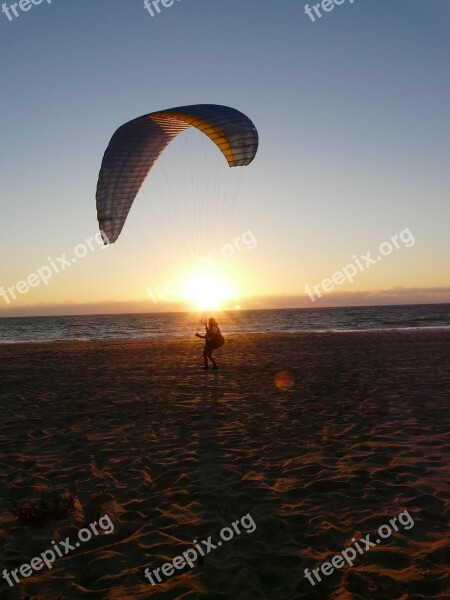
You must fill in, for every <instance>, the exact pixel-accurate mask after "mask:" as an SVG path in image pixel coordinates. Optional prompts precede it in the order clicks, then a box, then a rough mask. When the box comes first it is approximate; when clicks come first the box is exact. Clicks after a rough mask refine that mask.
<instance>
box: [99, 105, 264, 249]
mask: <svg viewBox="0 0 450 600" xmlns="http://www.w3.org/2000/svg"><path fill="white" fill-rule="evenodd" d="M191 127H195V128H197V129H198V130H199V131H201V132H202V133H204V134H205V135H206V136H208V137H209V138H210V139H211V140H212V141H213V142H214V143H215V144H216V145H217V146H218V148H219V149H220V151H221V152H222V154H223V155H224V157H225V159H226V160H227V162H228V164H229V166H230V167H241V166H247V165H249V164H250V163H251V162H252V161H253V159H254V158H255V155H256V152H257V150H258V132H257V130H256V128H255V126H254V124H253V123H252V121H251V120H250V119H249V118H248V117H247V116H246V115H244V114H243V113H241V112H239V111H238V110H236V109H234V108H230V107H227V106H220V105H215V104H198V105H193V106H182V107H178V108H171V109H168V110H162V111H159V112H154V113H149V114H147V115H143V116H142V117H138V118H137V119H133V120H132V121H129V122H128V123H125V124H124V125H122V126H121V127H119V129H117V131H116V132H115V133H114V135H113V137H112V138H111V141H110V143H109V146H108V148H107V150H106V152H105V155H104V157H103V162H102V166H101V170H100V175H99V179H98V184H97V195H96V199H97V218H98V223H99V227H100V230H101V231H102V232H103V234H104V239H105V240H107V241H105V243H114V242H115V241H116V240H117V239H118V237H119V235H120V233H121V231H122V229H123V227H124V225H125V222H126V219H127V216H128V214H129V212H130V209H131V206H132V204H133V202H134V200H135V198H136V196H137V194H138V193H139V190H140V189H141V186H142V185H143V183H144V181H145V179H146V177H147V175H148V174H149V172H150V171H151V169H152V167H153V166H154V164H155V163H156V161H157V160H158V158H159V157H160V155H161V154H162V152H163V151H164V150H165V148H166V147H167V146H168V144H169V143H170V142H171V141H172V140H173V139H174V138H175V137H176V136H177V135H178V134H180V133H181V132H183V131H185V130H186V129H189V128H191Z"/></svg>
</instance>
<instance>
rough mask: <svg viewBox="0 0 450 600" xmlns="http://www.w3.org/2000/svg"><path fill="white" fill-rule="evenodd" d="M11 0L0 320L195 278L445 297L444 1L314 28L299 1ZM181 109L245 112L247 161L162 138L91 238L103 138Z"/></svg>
mask: <svg viewBox="0 0 450 600" xmlns="http://www.w3.org/2000/svg"><path fill="white" fill-rule="evenodd" d="M11 4H13V3H12V2H9V1H7V2H5V3H4V4H3V7H6V8H5V12H2V13H0V57H1V58H0V80H1V87H0V103H1V110H0V131H1V133H2V135H1V139H0V164H1V170H0V173H1V176H0V205H1V206H0V209H1V215H2V216H1V219H0V257H1V259H0V316H15V315H23V316H27V315H39V314H79V313H102V312H134V311H139V312H141V311H159V310H161V311H162V310H168V309H179V308H180V307H182V308H188V307H189V306H191V304H192V303H191V298H190V297H189V299H187V296H186V288H189V289H192V287H194V288H195V289H197V291H198V290H203V291H202V293H204V288H203V287H202V286H203V285H204V283H205V281H206V286H207V287H206V289H208V286H209V287H210V288H211V286H213V287H217V289H221V286H225V288H226V291H224V292H223V296H224V298H223V303H222V306H223V307H226V308H235V307H237V308H239V307H240V308H242V309H244V308H254V307H258V308H264V307H267V308H269V307H270V308H272V307H297V306H298V307H317V306H319V305H320V306H339V305H363V304H395V303H404V304H406V303H421V302H450V267H449V257H450V236H449V235H448V223H449V216H450V209H449V200H448V190H449V173H450V170H449V168H448V159H449V150H450V148H449V146H450V135H449V133H450V132H449V114H448V112H449V111H448V107H449V106H450V93H449V92H450V83H449V78H448V64H449V54H450V42H449V37H448V24H449V19H450V4H449V3H448V1H447V0H433V1H432V2H430V1H429V0H428V1H427V2H425V1H424V0H421V1H419V0H396V1H395V2H392V0H376V1H374V0H355V1H354V2H353V3H351V2H350V0H346V1H344V2H343V4H342V5H334V8H333V10H332V11H330V12H325V11H323V10H322V9H321V15H322V16H321V17H320V18H318V17H317V16H316V18H315V21H314V22H313V21H312V19H311V18H310V17H308V15H307V14H306V13H305V3H304V2H303V0H302V1H299V0H276V1H275V0H273V1H272V0H213V1H211V0H177V1H175V2H174V3H173V5H172V6H170V7H167V8H163V7H162V8H161V12H160V13H159V14H158V13H157V12H156V10H155V11H154V12H155V16H153V17H152V16H151V15H150V13H149V11H147V10H146V9H145V7H144V0H114V1H113V2H112V1H111V0H96V1H95V2H92V0H77V2H67V0H66V1H65V0H53V1H52V2H50V1H49V0H43V2H42V3H41V4H39V5H31V4H30V5H29V6H30V9H29V10H28V11H26V12H22V11H21V10H20V9H19V8H16V12H17V14H18V15H19V16H17V17H16V16H14V11H13V10H12V9H11V8H9V7H10V5H11ZM312 4H314V3H312ZM25 6H27V4H26V3H25ZM8 14H9V16H10V18H11V20H10V19H9V18H8ZM312 14H313V15H314V14H315V13H312ZM197 103H199V104H200V103H201V104H204V103H212V104H223V105H227V106H232V107H234V108H237V109H238V110H240V111H241V112H243V113H245V114H246V115H248V116H249V117H250V118H251V119H252V120H253V122H254V123H255V125H256V127H257V129H258V132H259V136H260V147H259V151H258V154H257V156H256V158H255V160H254V162H253V163H252V164H251V165H250V166H248V167H246V168H237V169H229V168H228V166H227V165H226V163H225V161H224V160H223V157H222V156H221V155H220V154H219V153H218V150H217V149H216V147H215V146H214V145H213V144H212V143H211V142H210V141H209V140H208V139H207V138H205V136H203V135H202V134H199V133H198V132H195V131H192V132H189V133H186V134H182V136H180V139H179V140H176V141H174V142H173V144H172V146H173V147H170V148H169V149H168V150H167V151H166V154H164V155H163V156H162V157H161V163H160V164H159V165H157V166H156V167H155V170H154V172H153V171H152V173H150V175H149V178H148V179H147V181H146V183H145V185H144V187H143V190H142V191H141V193H140V194H139V195H138V197H137V199H136V201H135V204H134V206H133V209H132V211H131V213H130V218H129V219H128V222H127V224H126V227H125V229H124V232H123V234H122V236H121V237H120V238H119V240H118V241H117V242H116V243H115V244H114V245H112V246H110V247H108V248H106V249H103V248H102V247H101V246H100V244H99V243H97V242H96V240H95V239H94V236H95V235H96V234H97V232H98V224H97V219H96V207H95V189H96V183H97V178H98V172H99V169H100V165H101V160H102V157H103V153H104V151H105V149H106V147H107V144H108V142H109V139H110V138H111V136H112V134H113V133H114V131H115V130H116V129H117V128H118V127H119V126H120V125H121V124H123V123H125V122H126V121H128V120H131V119H133V118H135V117H138V116H140V115H142V114H145V113H149V112H152V111H157V110H162V109H165V108H170V107H174V106H182V105H189V104H197ZM202 161H203V162H202ZM238 171H239V172H238ZM190 186H191V187H190ZM212 224H214V225H212ZM395 236H397V237H395ZM86 240H90V242H86ZM393 240H395V241H393ZM383 244H384V245H383ZM368 253H369V255H368ZM64 256H65V258H64ZM75 256H76V259H75ZM363 256H364V257H365V258H364V259H363V258H362V257H363ZM57 257H58V258H59V259H60V260H58V258H57ZM61 257H63V258H61ZM357 261H359V264H358V262H357ZM52 265H54V266H52ZM205 265H206V266H205ZM49 266H50V267H49ZM49 270H50V271H51V275H48V271H49ZM57 271H58V272H57ZM340 274H341V275H340ZM33 275H34V277H33ZM211 277H216V280H214V279H211ZM44 280H45V281H44ZM20 282H25V284H23V283H20ZM27 282H28V283H27ZM11 288H12V291H8V290H11ZM308 290H309V293H308ZM194 296H195V294H194ZM194 296H193V297H192V301H193V303H195V301H197V300H198V298H195V297H194Z"/></svg>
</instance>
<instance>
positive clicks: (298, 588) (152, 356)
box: [0, 332, 450, 600]
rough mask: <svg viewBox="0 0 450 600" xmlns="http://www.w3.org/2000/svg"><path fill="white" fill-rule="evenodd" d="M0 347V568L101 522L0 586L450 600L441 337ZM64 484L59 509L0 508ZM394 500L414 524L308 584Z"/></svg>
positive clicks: (74, 594) (164, 594) (447, 340)
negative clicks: (28, 514)
mask: <svg viewBox="0 0 450 600" xmlns="http://www.w3.org/2000/svg"><path fill="white" fill-rule="evenodd" d="M201 348H202V346H201V344H199V343H198V341H196V340H178V341H176V340H175V341H168V340H167V341H142V342H104V343H66V344H17V345H8V346H7V345H5V346H1V347H0V409H1V415H2V416H1V420H0V423H1V425H0V465H1V472H2V483H3V485H2V486H1V491H0V494H1V499H0V540H1V541H0V548H1V553H0V556H1V561H0V567H1V570H3V569H7V570H8V572H11V571H12V570H14V569H18V568H19V567H20V566H21V565H22V564H24V563H28V564H29V563H30V561H31V560H32V558H33V557H36V556H39V555H40V554H41V553H42V552H44V551H45V550H46V549H47V548H50V547H51V542H52V541H58V540H64V539H66V537H67V536H70V537H71V539H77V532H78V531H79V529H80V528H82V527H85V526H86V524H89V523H90V522H91V521H92V520H95V519H96V518H98V517H99V516H100V515H106V514H107V515H108V516H109V518H110V520H111V522H112V523H113V524H114V531H113V532H112V533H110V534H109V535H107V534H105V533H104V532H101V534H100V535H98V536H95V537H93V539H92V540H90V541H88V542H86V543H83V544H82V545H81V546H80V547H79V548H77V549H76V550H74V551H71V552H70V553H69V554H67V555H64V556H62V557H58V558H57V560H55V561H54V563H53V565H52V569H51V570H50V569H47V568H44V569H42V570H40V571H39V572H38V573H35V574H33V576H30V577H27V578H24V577H22V576H20V583H15V584H14V586H13V587H10V586H9V585H8V583H7V582H6V580H5V579H2V580H1V584H0V598H8V599H9V598H11V599H13V600H16V599H25V598H32V599H33V600H56V599H60V600H63V599H70V600H72V599H75V600H76V599H84V598H86V599H91V598H92V599H96V600H97V599H98V600H102V599H108V600H119V599H125V600H127V599H133V598H136V599H146V598H155V599H172V598H173V599H175V598H183V599H188V598H192V599H197V598H198V599H204V600H219V599H230V600H259V599H274V600H295V599H301V598H305V599H307V598H311V599H333V600H352V599H355V600H384V599H386V600H389V599H398V600H413V599H415V600H419V599H427V598H442V599H444V598H448V597H449V595H448V594H449V586H450V577H449V568H448V564H449V563H450V555H449V550H448V541H449V528H448V514H449V511H448V508H449V506H448V504H449V498H450V494H449V491H450V490H449V486H448V483H447V482H448V479H449V477H448V476H449V464H448V463H449V450H450V438H449V411H448V400H449V398H450V371H449V366H450V333H445V332H389V333H387V332H382V333H381V332H379V333H367V332H365V333H338V334H333V333H324V334H293V335H258V336H234V337H232V338H230V339H228V340H227V344H226V345H225V347H224V348H223V349H221V350H220V351H219V352H218V353H217V357H218V362H219V365H220V369H219V371H218V372H213V371H211V370H210V371H208V372H203V371H202V369H201V366H202V360H201ZM52 489H56V490H58V491H61V492H63V491H64V490H70V489H75V490H76V497H75V499H74V504H73V508H72V510H70V511H69V512H68V513H67V514H66V515H63V516H61V517H59V518H53V519H43V522H42V523H37V524H31V525H30V524H24V523H22V522H20V521H18V519H17V518H16V516H14V515H13V513H12V512H11V510H10V507H11V498H14V499H15V501H16V502H18V503H19V504H20V505H24V503H25V504H26V503H27V502H36V501H38V500H39V498H40V497H41V495H42V494H44V496H45V495H46V494H50V493H51V492H52ZM402 511H408V513H409V514H410V516H411V517H412V519H413V521H414V525H413V526H411V527H410V528H409V529H405V528H403V527H402V526H399V530H398V531H393V532H392V535H391V536H390V537H389V538H388V539H384V540H382V541H381V543H379V544H377V545H376V546H375V547H371V548H370V549H369V550H368V551H367V552H364V554H360V555H358V556H357V558H356V559H355V560H354V566H352V567H350V566H349V565H348V564H347V565H346V566H344V567H342V568H339V569H336V570H335V571H334V572H333V573H332V574H331V575H329V576H325V575H323V574H322V575H321V579H322V580H321V582H320V583H319V582H316V583H315V585H312V584H311V583H310V582H309V581H308V579H307V578H306V577H305V574H304V571H305V569H306V568H308V569H309V570H313V569H315V568H317V567H320V565H321V564H322V563H323V562H324V561H329V560H330V558H331V557H332V556H334V555H336V554H339V553H340V552H342V551H343V550H344V549H345V548H346V547H347V546H349V545H351V544H352V538H354V539H356V540H358V539H359V538H361V537H362V536H366V535H367V534H371V535H372V534H374V535H375V537H376V532H377V529H378V528H379V527H380V526H382V525H384V524H388V523H389V521H390V519H392V518H393V517H396V516H397V515H399V514H400V513H401V512H402ZM247 514H249V515H251V518H252V519H253V521H254V523H255V524H256V529H255V530H254V531H253V532H251V533H250V532H247V531H243V532H242V533H241V534H240V535H235V537H234V538H233V539H231V540H230V541H229V542H226V543H225V542H224V543H223V544H222V546H221V547H218V548H217V549H215V550H214V551H213V552H210V553H209V554H206V556H205V557H201V558H200V559H199V560H197V561H196V562H195V566H194V568H192V569H191V568H189V567H188V568H184V569H183V570H180V571H178V572H175V574H174V575H173V576H170V577H166V576H164V577H163V582H162V583H158V585H152V584H151V583H150V582H149V581H148V580H147V579H146V578H145V576H144V571H145V569H146V568H148V569H150V570H151V571H153V570H154V569H155V568H157V567H158V566H161V565H163V564H164V563H166V562H168V561H169V562H170V561H172V560H173V559H174V558H175V557H176V556H177V555H179V554H180V553H182V552H183V551H185V550H186V548H188V547H190V546H192V543H193V540H194V539H197V540H202V539H206V538H208V536H212V537H213V539H217V536H218V532H219V531H220V530H221V529H222V528H223V527H226V526H228V525H230V524H231V523H233V522H236V520H237V519H240V518H242V516H243V515H247Z"/></svg>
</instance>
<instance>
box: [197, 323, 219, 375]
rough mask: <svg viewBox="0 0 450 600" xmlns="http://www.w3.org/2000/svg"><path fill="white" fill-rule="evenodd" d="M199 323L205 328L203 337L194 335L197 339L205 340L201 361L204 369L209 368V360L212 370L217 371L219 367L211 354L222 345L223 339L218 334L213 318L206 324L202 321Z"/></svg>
mask: <svg viewBox="0 0 450 600" xmlns="http://www.w3.org/2000/svg"><path fill="white" fill-rule="evenodd" d="M200 322H201V323H202V325H204V326H205V335H200V334H199V333H196V334H195V335H196V336H197V337H198V338H201V339H203V340H206V343H205V347H204V349H203V360H204V362H205V366H204V368H205V369H208V368H209V365H208V360H210V361H211V362H212V364H213V369H218V368H219V367H218V366H217V363H216V361H215V360H214V357H213V355H212V353H213V351H214V350H215V349H216V348H220V346H222V345H223V337H222V334H221V333H220V329H219V325H218V323H217V321H216V320H215V319H214V318H213V317H211V318H210V319H209V320H208V323H206V322H205V321H202V320H201V321H200Z"/></svg>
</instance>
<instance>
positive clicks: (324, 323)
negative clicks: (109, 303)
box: [0, 304, 450, 344]
mask: <svg viewBox="0 0 450 600" xmlns="http://www.w3.org/2000/svg"><path fill="white" fill-rule="evenodd" d="M210 316H211V315H210ZM213 316H215V317H216V319H217V320H218V322H219V324H220V327H221V329H222V332H223V334H224V335H225V336H226V335H230V334H236V333H246V334H251V333H296V332H302V331H303V332H308V331H310V332H327V331H328V332H330V331H333V332H340V331H342V332H343V331H374V330H375V331H400V330H408V329H409V330H419V329H421V330H422V329H428V330H433V329H434V330H446V329H447V330H448V329H450V304H427V305H408V306H366V307H348V308H343V307H340V308H318V309H280V310H250V311H233V312H228V313H220V312H219V313H217V312H215V313H214V315H213ZM196 332H202V326H201V325H200V323H199V315H198V314H195V313H159V314H154V313H153V314H126V315H93V316H72V317H71V316H64V317H20V318H1V319H0V343H1V344H6V343H26V342H69V341H76V340H84V341H97V340H138V339H163V338H188V337H191V336H193V335H194V334H195V333H196Z"/></svg>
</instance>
